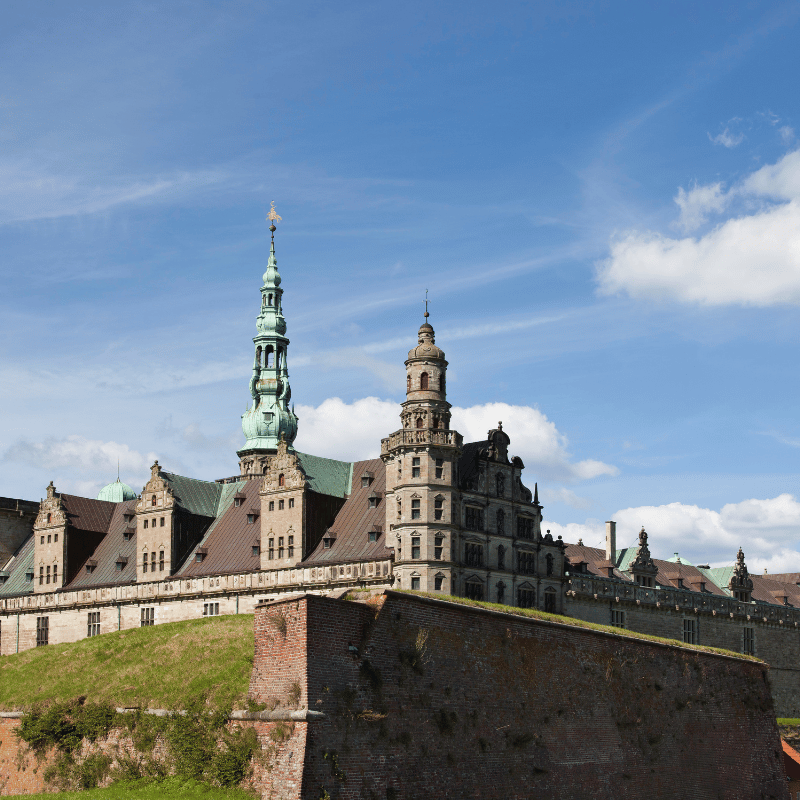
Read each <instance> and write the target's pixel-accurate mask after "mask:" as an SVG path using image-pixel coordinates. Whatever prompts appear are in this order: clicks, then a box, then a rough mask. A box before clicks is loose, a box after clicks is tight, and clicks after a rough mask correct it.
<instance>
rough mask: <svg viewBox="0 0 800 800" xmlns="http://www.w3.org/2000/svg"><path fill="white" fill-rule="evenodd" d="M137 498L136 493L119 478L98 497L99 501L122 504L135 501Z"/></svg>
mask: <svg viewBox="0 0 800 800" xmlns="http://www.w3.org/2000/svg"><path fill="white" fill-rule="evenodd" d="M136 497H137V494H136V492H134V491H133V489H131V487H130V486H128V484H127V483H123V482H122V481H121V480H120V479H119V478H117V479H116V480H115V481H114V483H109V484H108V486H104V487H103V488H102V489H101V490H100V493H99V494H98V495H97V499H98V500H105V501H106V503H122V502H124V501H125V500H135V499H136Z"/></svg>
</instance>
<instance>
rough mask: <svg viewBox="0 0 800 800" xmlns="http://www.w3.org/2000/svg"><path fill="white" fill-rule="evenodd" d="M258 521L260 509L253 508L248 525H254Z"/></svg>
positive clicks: (248, 516)
mask: <svg viewBox="0 0 800 800" xmlns="http://www.w3.org/2000/svg"><path fill="white" fill-rule="evenodd" d="M256 519H258V509H257V508H251V509H250V511H249V512H248V514H247V524H248V525H252V524H253V523H254V522H255V521H256Z"/></svg>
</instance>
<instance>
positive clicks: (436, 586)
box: [433, 575, 444, 592]
mask: <svg viewBox="0 0 800 800" xmlns="http://www.w3.org/2000/svg"><path fill="white" fill-rule="evenodd" d="M443 580H444V577H443V576H442V575H436V577H434V579H433V588H434V589H436V591H437V592H441V591H442V581H443Z"/></svg>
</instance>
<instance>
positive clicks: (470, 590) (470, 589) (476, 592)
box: [464, 581, 483, 600]
mask: <svg viewBox="0 0 800 800" xmlns="http://www.w3.org/2000/svg"><path fill="white" fill-rule="evenodd" d="M464 596H465V597H466V598H468V599H469V600H483V584H480V583H478V582H477V581H467V582H466V583H465V584H464Z"/></svg>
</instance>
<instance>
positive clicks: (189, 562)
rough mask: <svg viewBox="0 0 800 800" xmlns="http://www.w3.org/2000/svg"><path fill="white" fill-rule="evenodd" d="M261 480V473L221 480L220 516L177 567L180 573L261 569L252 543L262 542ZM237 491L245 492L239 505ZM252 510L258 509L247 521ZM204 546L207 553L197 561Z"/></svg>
mask: <svg viewBox="0 0 800 800" xmlns="http://www.w3.org/2000/svg"><path fill="white" fill-rule="evenodd" d="M262 480H263V479H262V478H260V477H259V478H255V479H252V480H241V481H236V482H235V483H226V484H222V485H219V484H218V485H219V487H220V490H221V491H220V496H219V503H218V516H217V518H216V519H215V520H214V522H213V523H212V524H211V526H210V527H209V529H208V530H207V531H206V533H205V535H204V536H203V538H202V539H201V540H200V541H199V542H198V544H197V545H196V546H195V547H193V548H192V549H191V551H190V552H189V554H188V555H187V557H186V560H185V561H184V562H183V564H182V565H181V566H180V567H178V569H177V570H176V572H175V575H176V576H177V577H182V578H183V577H186V578H189V577H197V576H200V575H226V574H230V573H233V572H254V571H256V570H258V569H260V556H259V554H258V552H256V554H255V555H253V546H254V545H258V546H259V547H260V546H261V498H260V497H259V494H258V492H259V489H260V487H261V483H262ZM237 494H240V495H241V494H243V495H245V498H244V499H243V501H242V504H241V505H240V506H238V507H237V506H236V505H235V504H234V496H235V495H237ZM253 511H255V512H256V517H255V522H252V523H248V521H247V515H248V514H251V513H253ZM201 547H202V548H205V550H206V553H205V555H204V557H203V560H202V561H197V560H196V559H195V554H196V553H197V550H198V548H201Z"/></svg>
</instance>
